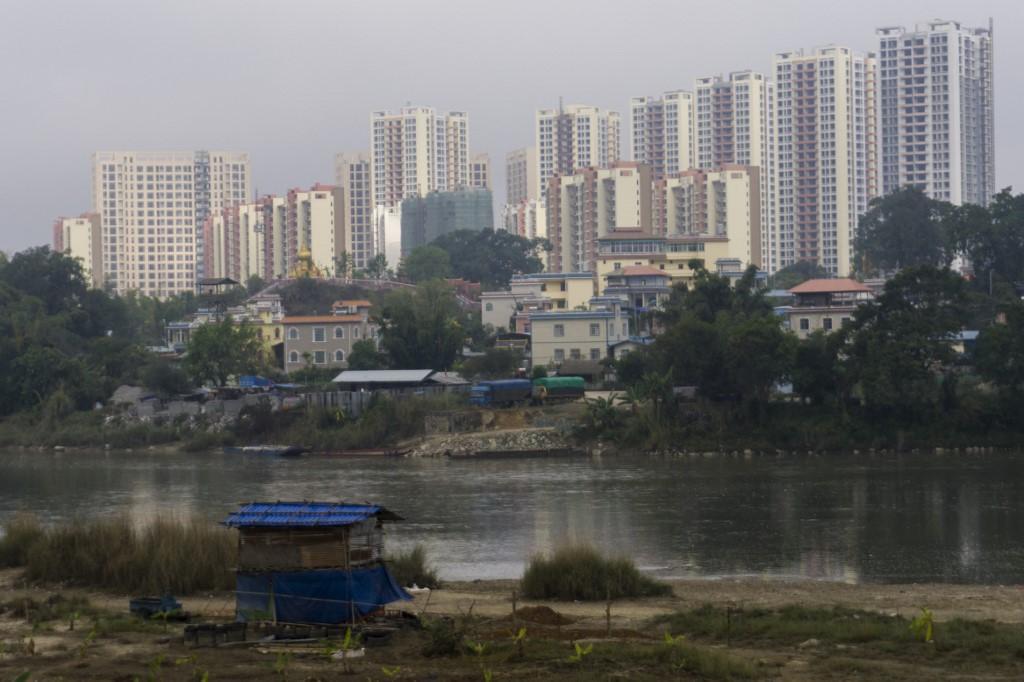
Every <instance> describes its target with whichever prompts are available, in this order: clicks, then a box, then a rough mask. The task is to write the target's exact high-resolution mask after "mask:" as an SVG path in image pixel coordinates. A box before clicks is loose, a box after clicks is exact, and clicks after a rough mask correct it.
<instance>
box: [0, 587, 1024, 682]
mask: <svg viewBox="0 0 1024 682" xmlns="http://www.w3.org/2000/svg"><path fill="white" fill-rule="evenodd" d="M515 588H516V583H515V581H476V582H460V583H450V584H448V585H446V586H445V587H444V588H443V589H439V590H434V591H433V592H430V593H422V594H418V595H417V596H416V599H415V602H414V603H412V604H409V605H406V608H407V610H410V611H414V612H416V613H418V614H421V615H425V616H426V617H427V618H428V619H429V618H437V617H440V616H450V617H453V618H455V619H459V618H465V617H467V616H470V615H471V616H472V621H473V622H474V623H476V625H475V626H474V631H473V636H474V638H476V639H477V640H478V641H480V642H484V643H487V646H488V647H490V648H489V649H488V651H489V652H493V653H488V654H487V656H481V657H480V658H479V659H477V658H474V657H473V655H472V654H466V655H464V656H461V657H457V658H424V656H423V655H422V647H423V642H424V638H425V635H424V634H423V633H416V632H401V633H399V634H398V635H396V636H395V637H394V638H393V641H392V642H391V643H390V644H389V645H388V646H386V647H382V648H379V649H376V648H375V649H367V650H366V655H365V656H364V657H363V658H360V659H358V660H356V661H354V662H353V669H354V671H355V672H354V673H352V674H345V672H344V669H343V667H342V664H341V663H340V662H338V661H334V660H331V659H329V658H328V657H327V656H325V654H324V651H323V648H322V646H321V645H319V644H317V643H307V644H305V645H295V646H291V647H289V648H287V649H285V648H283V647H275V646H272V645H265V646H256V647H245V648H241V647H239V648H215V649H214V648H203V649H192V648H187V647H185V646H184V645H183V643H182V640H181V636H180V633H181V626H180V625H177V626H176V625H174V624H170V625H168V626H167V628H166V629H164V628H163V626H161V625H159V624H147V625H145V626H144V627H141V626H140V627H133V626H131V624H130V623H131V621H130V619H124V618H123V614H125V613H126V612H127V602H128V596H127V595H118V594H110V593H105V592H96V591H80V590H59V589H55V588H54V587H53V586H48V587H33V586H24V585H21V584H20V583H19V573H18V572H17V571H0V604H8V605H9V604H11V603H16V602H18V601H19V600H25V599H33V600H36V601H37V602H43V601H45V600H46V599H47V598H48V597H49V596H50V595H53V594H55V593H60V594H62V595H67V596H71V595H81V596H85V597H87V598H88V599H89V602H90V604H91V605H92V607H93V608H95V609H98V610H102V611H107V612H110V613H111V614H121V617H122V620H124V621H125V623H127V625H124V626H123V627H121V628H116V629H114V630H113V631H111V632H107V633H105V634H103V635H102V636H99V637H90V634H89V633H90V625H89V623H88V622H87V619H86V618H85V617H83V618H82V622H80V623H79V624H78V627H77V628H76V629H75V630H73V631H72V630H70V629H69V624H68V623H65V622H62V621H61V622H52V623H46V624H44V625H43V626H40V625H38V624H37V625H35V626H32V625H31V624H29V623H28V622H26V620H25V619H24V618H23V617H19V616H18V615H16V614H14V613H13V612H11V611H10V609H8V612H7V613H0V681H6V680H14V679H16V678H18V676H19V675H21V674H23V673H25V672H29V673H30V677H29V678H28V679H32V680H51V679H52V680H79V679H81V680H109V679H112V680H125V681H126V682H127V681H129V680H135V679H138V680H197V681H199V680H204V679H205V680H249V681H251V680H264V679H266V680H271V679H275V680H333V679H359V680H385V679H438V680H440V679H464V680H480V679H488V677H487V674H488V673H489V674H490V678H489V679H538V680H540V679H558V680H562V679H580V680H582V679H664V678H665V677H671V678H673V679H733V677H732V676H731V675H730V674H728V673H721V674H718V673H715V674H711V673H707V674H704V673H693V672H692V671H687V670H684V669H683V668H682V667H680V668H679V669H678V670H674V672H673V673H672V674H671V675H668V674H666V673H665V669H664V668H657V667H651V665H653V664H650V663H649V662H648V659H650V660H654V658H655V657H656V654H658V650H657V647H659V646H664V645H663V644H661V642H660V640H661V638H662V636H663V634H664V633H662V632H660V631H659V630H658V628H657V627H655V626H654V625H652V623H651V621H652V619H653V618H655V617H657V616H660V615H664V614H670V613H673V612H678V611H685V610H688V609H692V608H696V607H699V606H702V605H704V604H712V605H716V606H721V607H725V606H730V607H735V608H757V607H763V608H775V607H782V606H790V605H800V606H806V607H816V606H824V607H832V606H845V607H850V608H857V609H864V610H869V611H876V612H880V613H884V614H896V613H898V614H902V615H905V616H912V615H913V614H914V613H916V612H917V611H918V610H919V608H920V607H922V606H927V607H928V608H930V609H932V611H933V612H934V614H935V617H936V620H937V621H940V622H941V621H945V620H949V619H952V618H967V619H974V620H989V619H991V620H997V621H1001V622H1007V623H1024V587H1009V586H991V587H988V586H964V585H849V584H843V583H831V582H808V581H787V580H757V579H743V580H689V581H676V582H674V583H673V595H672V596H669V597H664V598H652V599H641V600H622V601H616V602H613V603H612V604H611V622H610V626H611V632H610V633H609V631H608V625H609V623H608V622H607V621H606V618H607V613H606V608H607V605H606V604H604V603H578V602H537V601H533V600H523V599H521V598H519V597H518V596H517V597H516V598H515V601H516V607H517V608H518V609H519V611H518V614H519V616H517V618H516V621H515V624H513V620H512V604H513V592H514V590H515ZM181 601H182V603H183V605H184V607H185V609H186V610H188V611H190V612H192V613H193V614H195V617H196V619H198V620H201V621H210V620H223V621H228V620H231V619H232V617H233V613H234V599H233V596H232V595H230V594H223V593H222V594H207V595H193V596H191V597H186V598H182V599H181ZM545 607H546V608H545ZM531 619H532V621H531ZM516 626H523V627H526V628H527V629H528V631H529V640H528V642H527V645H526V647H527V654H526V655H525V656H522V655H521V656H520V657H519V658H516V657H515V655H514V654H515V649H514V645H513V644H511V643H509V641H510V640H508V637H509V634H510V633H511V632H513V630H514V628H515V627H516ZM572 640H575V641H584V642H590V643H593V644H594V645H595V646H596V647H598V651H601V652H611V651H614V652H615V653H614V654H612V653H607V654H606V658H605V659H600V660H599V661H596V662H594V663H593V664H591V665H590V667H589V668H587V667H585V666H582V665H580V664H579V663H576V664H571V663H568V662H567V661H568V660H569V658H570V657H571V655H572V652H573V648H572V645H571V641H572ZM637 647H639V648H637ZM708 649H709V650H712V651H715V652H723V654H726V653H727V655H728V656H730V657H733V658H736V659H739V660H741V661H743V662H744V663H743V664H744V665H751V666H754V668H753V669H755V670H756V674H754V675H752V676H750V677H752V678H753V679H778V680H801V681H806V680H863V679H871V680H890V679H907V680H926V679H961V680H1010V679H1021V675H1020V668H1018V667H1010V668H1006V667H1001V668H1000V667H993V666H985V665H982V666H981V667H980V668H979V669H978V670H971V671H964V670H962V669H957V670H950V669H948V668H944V667H941V666H939V665H934V666H933V665H930V664H928V663H927V661H925V662H924V663H922V661H921V660H907V658H906V657H901V656H899V655H894V656H893V657H891V658H885V659H884V660H875V659H874V658H872V657H868V656H866V655H863V654H862V655H860V656H859V657H858V655H857V654H856V651H855V650H856V647H852V646H851V647H845V646H842V645H840V646H837V647H836V648H835V649H829V650H827V651H825V650H821V649H805V648H803V647H794V646H787V647H761V648H749V647H748V648H744V647H730V648H728V649H726V648H725V647H724V646H723V645H721V644H712V645H709V646H708ZM645 652H646V653H645ZM510 661H512V662H510ZM659 671H660V672H659ZM204 675H205V677H204Z"/></svg>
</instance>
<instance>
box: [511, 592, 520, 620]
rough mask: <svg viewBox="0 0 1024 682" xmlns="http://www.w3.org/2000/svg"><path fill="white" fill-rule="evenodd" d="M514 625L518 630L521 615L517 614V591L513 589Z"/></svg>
mask: <svg viewBox="0 0 1024 682" xmlns="http://www.w3.org/2000/svg"><path fill="white" fill-rule="evenodd" d="M512 627H513V628H514V629H516V630H518V629H519V616H518V615H516V591H515V589H513V590H512Z"/></svg>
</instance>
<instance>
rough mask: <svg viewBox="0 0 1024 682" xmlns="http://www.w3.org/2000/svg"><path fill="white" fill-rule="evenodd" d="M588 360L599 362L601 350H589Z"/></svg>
mask: <svg viewBox="0 0 1024 682" xmlns="http://www.w3.org/2000/svg"><path fill="white" fill-rule="evenodd" d="M590 359H591V360H600V359H601V349H600V348H591V349H590Z"/></svg>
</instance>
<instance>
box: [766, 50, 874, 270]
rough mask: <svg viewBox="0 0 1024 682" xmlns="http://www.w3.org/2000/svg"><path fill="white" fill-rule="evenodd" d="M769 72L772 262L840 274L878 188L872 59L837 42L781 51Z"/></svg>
mask: <svg viewBox="0 0 1024 682" xmlns="http://www.w3.org/2000/svg"><path fill="white" fill-rule="evenodd" d="M774 72H775V88H776V100H775V101H776V109H775V120H776V176H777V180H776V189H775V195H776V210H775V224H774V244H773V245H772V247H771V249H772V253H773V254H774V257H775V262H774V267H775V268H776V269H777V268H783V267H786V266H787V265H791V264H793V263H795V262H797V261H801V260H806V261H811V262H815V263H819V264H820V265H822V266H823V267H825V268H826V269H827V270H828V271H829V272H830V273H832V274H833V275H838V276H845V275H847V274H849V272H850V270H851V265H852V263H851V260H852V254H853V239H854V237H855V236H856V230H857V220H858V218H859V216H860V215H862V214H863V213H864V212H865V211H866V210H867V205H868V201H869V200H870V199H871V198H872V197H873V196H874V195H875V194H876V193H877V189H878V187H877V180H878V177H877V158H876V157H877V154H876V150H877V142H876V137H875V136H876V116H875V73H876V61H875V57H874V55H873V54H868V55H861V54H857V53H854V52H853V51H852V50H850V49H848V48H845V47H835V46H831V47H823V48H818V49H816V50H813V51H811V52H807V53H805V52H803V51H796V52H781V53H778V54H776V55H775V59H774Z"/></svg>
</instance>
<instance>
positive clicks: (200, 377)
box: [185, 317, 263, 386]
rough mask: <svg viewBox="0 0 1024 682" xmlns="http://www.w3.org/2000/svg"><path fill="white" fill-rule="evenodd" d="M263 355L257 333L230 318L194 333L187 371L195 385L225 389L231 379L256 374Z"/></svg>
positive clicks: (204, 326) (189, 343) (200, 328)
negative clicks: (210, 385)
mask: <svg viewBox="0 0 1024 682" xmlns="http://www.w3.org/2000/svg"><path fill="white" fill-rule="evenodd" d="M262 355H263V346H262V344H261V343H260V340H259V338H257V336H256V330H255V329H254V328H252V327H247V326H245V325H236V324H234V323H233V322H232V321H231V318H230V317H228V318H225V319H223V320H221V321H220V322H211V323H210V324H204V325H203V326H201V327H199V328H198V329H196V330H195V331H194V332H192V338H191V339H189V342H188V351H187V354H186V356H185V369H186V371H187V372H188V373H189V376H191V377H192V379H193V380H194V381H195V382H196V383H199V384H205V383H212V384H213V385H214V386H224V385H225V384H227V382H228V379H229V378H231V377H232V376H238V375H239V374H252V373H256V372H257V371H258V370H259V368H260V366H261V365H262Z"/></svg>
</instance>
